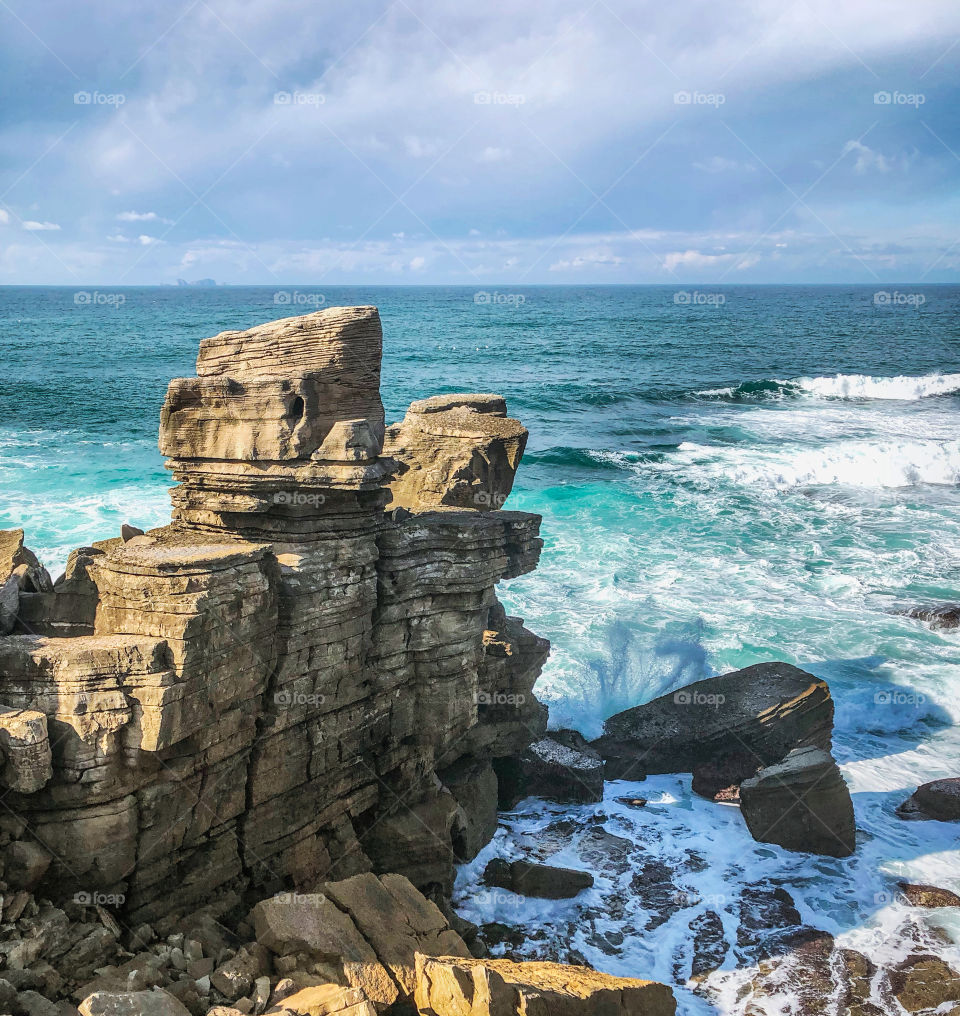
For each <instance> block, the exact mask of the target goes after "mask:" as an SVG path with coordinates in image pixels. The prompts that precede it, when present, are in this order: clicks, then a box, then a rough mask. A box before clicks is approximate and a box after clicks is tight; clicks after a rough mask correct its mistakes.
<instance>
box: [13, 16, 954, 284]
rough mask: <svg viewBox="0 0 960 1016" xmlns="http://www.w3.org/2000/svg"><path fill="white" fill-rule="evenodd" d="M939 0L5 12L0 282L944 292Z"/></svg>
mask: <svg viewBox="0 0 960 1016" xmlns="http://www.w3.org/2000/svg"><path fill="white" fill-rule="evenodd" d="M958 65H960V4H958V3H957V0H909V2H903V0H898V2H884V0H869V2H866V0H799V2H796V3H793V2H791V0H750V2H747V0H725V2H724V3H717V2H716V0H709V2H703V0H675V2H673V3H664V2H663V0H658V2H656V3H653V2H647V0H540V2H535V3H533V4H525V5H521V4H519V3H513V4H508V3H502V2H499V0H493V2H486V3H483V4H469V5H467V4H456V3H451V2H450V0H445V2H444V0H394V2H388V0H350V2H348V3H343V2H333V3H330V2H327V3H317V2H316V0H310V2H304V0H270V2H264V0H185V2H181V0H164V2H162V3H157V2H149V0H148V2H138V3H137V4H136V5H131V4H130V3H129V2H127V3H120V2H119V0H89V2H85V3H84V4H82V5H81V4H77V3H75V2H66V0H0V84H2V88H0V95H2V100H0V284H50V285H52V284H62V285H76V284H112V285H150V284H169V283H175V282H176V280H177V279H186V280H187V281H195V280H198V279H203V278H213V279H216V280H217V281H218V282H220V283H228V284H264V285H270V284H275V283H294V284H312V285H316V284H319V283H321V282H326V283H328V284H331V285H336V284H352V283H356V284H447V283H450V284H464V285H476V284H483V285H485V286H489V285H495V284H500V285H506V284H511V285H515V286H521V285H524V284H527V285H529V284H543V283H581V284H586V283H665V284H677V283H682V284H692V283H698V282H712V283H716V284H719V283H765V282H792V283H805V282H837V283H878V282H889V281H910V282H931V283H932V282H957V281H960V187H958V183H960V115H958V112H957V111H958V109H960V74H958Z"/></svg>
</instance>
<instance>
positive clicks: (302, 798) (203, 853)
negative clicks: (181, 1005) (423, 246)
mask: <svg viewBox="0 0 960 1016" xmlns="http://www.w3.org/2000/svg"><path fill="white" fill-rule="evenodd" d="M380 353H381V329H380V320H379V316H378V314H377V311H376V309H375V308H373V307H354V308H331V309H329V310H324V311H320V312H318V313H315V314H309V315H306V316H305V317H299V318H288V319H286V320H283V321H276V322H272V323H271V324H267V325H263V326H260V327H258V328H253V329H250V330H249V331H246V332H225V333H223V334H221V335H218V336H216V337H214V338H212V339H207V340H205V341H204V342H203V343H202V344H201V348H200V355H199V357H198V361H197V376H196V377H194V378H188V379H180V380H175V381H173V382H171V384H170V388H169V391H168V395H167V400H166V404H165V405H164V408H163V413H162V419H161V429H160V447H161V450H162V451H163V452H164V453H165V454H166V455H167V456H168V458H169V468H170V469H171V470H172V472H173V476H174V478H175V480H176V481H177V486H176V487H175V488H174V490H173V492H172V500H173V521H172V524H171V525H169V526H166V527H164V528H161V529H156V530H152V531H150V532H148V533H146V534H143V535H136V533H135V532H133V531H132V530H131V531H130V532H128V533H126V534H125V537H126V538H116V539H112V540H106V541H104V542H102V543H98V544H96V545H95V546H93V547H87V548H80V549H79V550H78V551H75V552H74V554H73V555H72V556H71V559H70V562H69V564H68V567H67V571H66V574H65V575H64V576H63V577H62V578H61V579H60V580H58V582H57V584H56V586H55V587H53V586H52V585H50V584H49V582H48V581H44V575H45V573H44V572H43V571H42V569H41V568H40V566H39V563H38V562H36V560H35V559H32V556H31V558H26V557H25V554H24V550H23V534H22V533H21V532H19V531H15V532H14V533H13V534H5V536H4V539H3V540H2V541H0V559H2V560H0V565H2V567H0V579H3V580H4V581H3V582H2V583H0V584H2V586H3V588H7V587H8V584H9V583H8V581H7V579H6V575H7V573H8V572H9V573H10V580H9V581H11V582H13V581H16V582H17V593H18V600H19V603H18V617H19V623H20V625H21V628H20V630H21V631H23V629H26V631H27V632H29V633H16V634H11V635H7V636H6V637H4V638H0V703H2V705H3V706H4V712H3V713H2V714H0V763H2V768H0V784H2V785H3V786H4V787H6V788H9V793H8V796H7V798H6V803H7V805H8V806H9V808H10V809H12V813H13V814H15V816H16V818H15V819H14V818H11V817H10V816H0V832H3V833H5V834H8V835H11V836H14V837H15V838H16V839H17V840H19V841H23V842H25V843H28V844H30V846H31V849H33V850H35V851H38V852H40V854H41V855H42V856H44V857H45V858H46V860H47V866H46V867H45V868H44V870H43V871H42V872H41V873H40V874H39V876H38V877H37V881H38V883H39V884H40V886H41V888H42V889H43V890H44V891H46V890H49V891H50V893H51V895H53V894H57V895H58V896H63V895H64V894H70V893H75V892H81V893H110V894H116V895H118V896H120V897H122V898H123V899H125V904H124V908H123V912H124V916H125V917H126V919H128V920H130V921H134V920H153V919H155V918H157V917H160V916H161V915H170V914H171V913H186V912H189V911H190V910H193V909H195V908H196V907H197V905H198V904H199V903H200V902H202V901H203V900H205V899H207V898H208V897H210V895H211V894H213V893H216V892H224V891H227V890H230V891H237V892H240V893H242V892H244V891H245V890H247V889H250V888H255V889H257V890H259V895H260V896H262V895H263V894H264V891H267V892H275V891H277V890H279V889H283V888H289V887H299V886H311V885H316V884H318V883H319V882H320V881H321V880H325V879H328V878H343V877H347V876H350V875H354V874H356V873H360V872H364V871H368V870H371V869H372V870H374V871H378V872H400V873H402V874H404V875H406V876H408V877H409V878H410V879H411V881H412V882H413V883H414V884H416V885H417V886H419V887H421V888H423V889H426V890H429V891H436V892H438V893H441V894H442V893H443V892H446V891H447V890H449V887H450V885H451V882H452V873H453V860H454V850H455V846H456V851H457V856H458V857H460V858H461V859H462V858H463V857H464V854H467V855H469V856H472V854H473V853H475V852H476V851H477V850H479V849H480V847H481V846H482V845H483V843H484V842H486V839H487V838H489V836H490V835H491V834H492V831H493V829H494V828H495V809H496V792H495V789H496V775H495V773H494V769H493V763H494V761H495V760H497V759H499V758H503V757H512V756H517V755H519V754H520V753H521V752H522V751H523V750H524V749H525V748H526V747H527V745H528V744H530V743H531V742H533V741H536V740H538V739H539V738H540V737H542V735H543V733H544V729H545V724H546V710H545V709H544V708H543V707H542V706H541V705H540V704H539V703H538V702H537V700H536V699H535V698H534V696H533V691H532V689H533V684H534V681H535V680H536V678H537V676H538V674H539V672H540V669H541V666H542V664H543V662H544V660H545V658H546V655H547V652H548V649H549V646H548V643H547V642H546V641H545V640H543V639H541V638H538V637H537V636H536V635H534V634H533V633H531V632H529V631H528V630H527V629H526V628H524V626H523V623H522V621H520V620H519V619H517V618H511V617H508V616H506V614H505V612H504V610H503V608H502V607H501V606H500V604H499V603H498V601H497V598H496V595H495V592H494V590H495V586H496V584H497V583H498V582H499V581H500V580H501V579H504V578H511V577H514V576H517V575H521V574H523V573H525V572H528V571H530V570H532V569H533V568H534V567H536V564H537V561H538V558H539V554H540V549H541V546H542V543H541V541H540V539H539V537H538V529H539V523H540V519H539V517H538V516H536V515H530V514H525V513H519V512H507V511H494V510H488V509H493V508H499V506H500V505H501V504H502V498H501V496H500V495H505V494H506V493H508V492H509V489H510V485H511V484H512V481H513V473H514V471H515V470H516V468H517V465H518V464H519V460H520V456H521V454H522V452H523V445H524V442H525V439H526V431H525V430H524V429H523V427H522V426H521V425H520V424H519V423H518V422H517V421H515V420H510V419H509V418H507V416H506V407H505V405H504V403H503V400H502V399H499V398H497V397H496V396H486V395H484V396H443V397H442V398H440V399H434V400H426V401H425V402H423V403H415V404H414V406H413V407H411V412H410V413H409V414H408V416H407V418H406V420H405V421H404V422H403V423H401V424H399V425H397V426H396V427H393V428H391V429H390V439H389V453H390V454H389V455H385V454H383V453H382V444H383V440H384V433H385V427H384V415H383V406H382V403H381V401H380V393H379V380H380ZM481 495H489V496H481ZM391 498H392V499H393V502H394V504H399V505H400V506H402V507H405V508H407V509H409V511H406V512H389V513H388V512H385V510H384V509H385V508H386V507H387V506H388V504H389V503H390V501H391ZM391 507H392V506H391ZM411 512H412V514H411ZM7 558H9V559H10V562H9V564H10V567H9V568H7V567H6V564H5V563H4V562H6V560H7ZM21 558H22V559H23V560H21ZM16 569H21V572H22V574H21V576H20V578H18V577H17V571H16ZM38 569H39V570H38ZM491 791H492V792H491ZM172 887H176V892H171V888H172ZM31 888H33V886H31Z"/></svg>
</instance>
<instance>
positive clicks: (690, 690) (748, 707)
mask: <svg viewBox="0 0 960 1016" xmlns="http://www.w3.org/2000/svg"><path fill="white" fill-rule="evenodd" d="M832 731H833V700H832V699H831V697H830V689H829V688H828V687H827V685H826V683H825V682H824V681H821V680H820V679H819V678H816V677H814V676H813V674H808V673H806V671H803V670H800V669H798V668H797V667H793V666H791V665H790V664H788V663H758V664H756V665H755V666H752V667H746V668H745V669H744V670H737V671H734V672H733V673H731V674H724V675H722V676H721V677H711V678H708V679H706V680H704V681H697V682H696V683H695V684H691V685H687V686H686V687H685V688H681V689H680V690H679V691H676V692H670V693H669V694H667V695H661V696H660V697H659V698H656V699H654V700H653V701H652V702H647V703H646V704H645V705H641V706H635V707H634V708H632V709H627V710H625V711H624V712H622V713H617V714H616V715H615V716H611V717H610V718H609V719H608V720H607V721H606V722H605V723H604V736H603V737H602V738H600V739H599V740H597V741H595V742H594V745H593V746H594V747H595V748H596V749H597V750H598V751H599V752H600V754H601V755H602V756H603V758H604V759H605V760H606V762H607V779H631V778H633V779H636V778H638V777H639V776H642V775H643V774H644V773H645V772H647V773H689V772H693V771H694V770H696V769H698V768H699V767H701V766H706V765H709V764H711V763H715V762H717V760H722V759H731V758H733V757H736V756H739V757H741V758H742V759H743V765H744V767H745V769H744V771H743V772H742V773H741V774H740V778H741V779H742V778H745V777H746V776H749V775H752V773H753V772H755V771H756V769H757V768H758V767H759V766H761V765H769V764H771V763H773V762H779V761H781V760H782V759H784V758H785V757H786V755H787V754H788V752H790V751H791V750H793V749H794V748H802V747H807V746H813V747H817V748H823V749H825V750H827V751H829V749H830V741H831V734H832ZM737 782H739V780H738V781H737Z"/></svg>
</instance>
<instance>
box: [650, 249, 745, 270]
mask: <svg viewBox="0 0 960 1016" xmlns="http://www.w3.org/2000/svg"><path fill="white" fill-rule="evenodd" d="M736 256H737V255H736V254H704V253H703V252H702V251H699V250H685V251H671V252H670V253H669V254H667V255H666V256H665V257H664V259H663V267H664V268H666V270H667V271H668V272H672V271H675V270H676V269H677V268H715V267H716V266H717V265H723V264H727V263H728V262H730V261H733V260H734V258H736Z"/></svg>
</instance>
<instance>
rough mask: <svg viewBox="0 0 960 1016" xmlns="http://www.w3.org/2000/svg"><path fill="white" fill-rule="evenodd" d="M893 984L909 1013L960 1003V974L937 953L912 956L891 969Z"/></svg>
mask: <svg viewBox="0 0 960 1016" xmlns="http://www.w3.org/2000/svg"><path fill="white" fill-rule="evenodd" d="M890 986H891V988H892V990H893V993H894V995H895V996H896V998H897V1001H898V1002H899V1003H900V1004H901V1005H902V1006H903V1008H904V1009H906V1010H907V1012H920V1011H922V1010H927V1009H936V1008H938V1007H939V1006H941V1005H943V1004H944V1003H945V1002H960V973H957V971H956V970H954V969H953V968H952V967H951V966H950V965H949V964H947V963H945V962H944V961H943V960H942V959H940V958H939V957H938V956H928V955H922V954H921V955H914V956H909V957H908V958H907V959H906V960H904V961H903V963H901V964H899V966H897V967H896V968H894V970H892V971H891V972H890Z"/></svg>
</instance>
